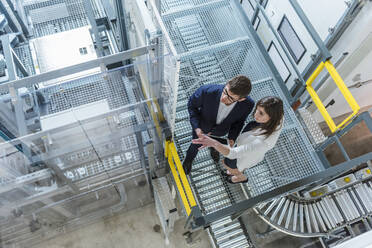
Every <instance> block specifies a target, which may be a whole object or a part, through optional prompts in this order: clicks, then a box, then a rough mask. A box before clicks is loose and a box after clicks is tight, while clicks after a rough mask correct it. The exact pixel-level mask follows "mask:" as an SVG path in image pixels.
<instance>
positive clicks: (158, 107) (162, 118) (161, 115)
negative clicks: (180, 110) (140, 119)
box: [154, 99, 165, 122]
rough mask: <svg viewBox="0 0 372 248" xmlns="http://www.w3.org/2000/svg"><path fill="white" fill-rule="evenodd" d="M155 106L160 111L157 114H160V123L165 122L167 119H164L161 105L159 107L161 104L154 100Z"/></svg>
mask: <svg viewBox="0 0 372 248" xmlns="http://www.w3.org/2000/svg"><path fill="white" fill-rule="evenodd" d="M154 104H155V106H156V109H157V110H158V111H157V114H158V117H159V120H160V122H163V121H165V118H164V115H163V112H161V109H160V105H159V102H158V100H157V99H155V100H154Z"/></svg>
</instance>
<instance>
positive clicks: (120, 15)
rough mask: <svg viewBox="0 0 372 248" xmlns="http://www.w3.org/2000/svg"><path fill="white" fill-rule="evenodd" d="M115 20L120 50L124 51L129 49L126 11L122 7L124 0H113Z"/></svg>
mask: <svg viewBox="0 0 372 248" xmlns="http://www.w3.org/2000/svg"><path fill="white" fill-rule="evenodd" d="M114 5H115V9H116V15H117V21H118V28H119V35H120V49H119V50H120V52H122V51H126V50H128V49H129V41H128V34H127V28H126V21H125V20H126V18H127V17H126V13H125V7H124V1H122V0H115V1H114ZM125 64H130V60H127V61H126V63H125Z"/></svg>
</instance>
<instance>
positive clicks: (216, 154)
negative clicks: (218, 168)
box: [209, 147, 220, 164]
mask: <svg viewBox="0 0 372 248" xmlns="http://www.w3.org/2000/svg"><path fill="white" fill-rule="evenodd" d="M209 151H210V153H211V157H212V159H213V161H214V162H215V163H216V164H218V162H220V153H219V152H218V151H217V150H216V149H214V148H212V147H209Z"/></svg>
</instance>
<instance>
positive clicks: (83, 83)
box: [42, 71, 132, 113]
mask: <svg viewBox="0 0 372 248" xmlns="http://www.w3.org/2000/svg"><path fill="white" fill-rule="evenodd" d="M130 83H132V82H130V81H129V80H128V79H127V78H124V77H122V75H121V71H114V72H110V73H108V74H101V73H99V74H95V75H91V76H87V77H84V78H79V79H76V80H72V81H69V82H66V83H63V84H61V85H56V86H51V87H47V88H44V89H42V92H43V93H44V94H45V95H46V96H47V97H49V98H50V105H49V106H48V110H49V112H50V113H56V112H60V111H63V110H66V109H70V108H72V107H77V106H80V105H83V104H87V103H91V102H95V101H99V100H102V99H106V100H107V101H108V104H109V106H110V109H115V108H117V107H119V106H124V105H126V104H128V103H130V99H129V96H128V95H127V92H126V90H125V86H124V84H130Z"/></svg>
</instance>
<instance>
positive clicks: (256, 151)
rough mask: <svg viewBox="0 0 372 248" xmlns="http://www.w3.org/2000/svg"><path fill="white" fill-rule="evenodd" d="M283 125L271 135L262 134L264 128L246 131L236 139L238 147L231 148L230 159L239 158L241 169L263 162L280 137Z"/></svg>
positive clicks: (238, 165) (238, 164)
mask: <svg viewBox="0 0 372 248" xmlns="http://www.w3.org/2000/svg"><path fill="white" fill-rule="evenodd" d="M281 130H282V125H280V128H279V129H278V130H276V131H275V132H273V133H272V134H271V135H270V136H269V137H266V136H265V135H262V133H263V130H262V129H260V128H258V129H255V130H252V131H248V132H244V133H242V134H240V135H239V137H238V138H237V140H236V147H232V148H230V152H229V154H228V155H227V156H226V157H227V158H229V159H237V167H238V169H239V171H243V170H245V169H247V168H250V167H252V166H255V165H256V164H258V163H259V162H261V161H262V160H263V159H264V157H265V154H266V152H267V151H269V150H270V149H271V148H273V147H274V146H275V144H276V141H277V140H278V138H279V135H280V132H281Z"/></svg>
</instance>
